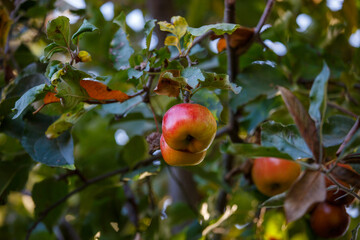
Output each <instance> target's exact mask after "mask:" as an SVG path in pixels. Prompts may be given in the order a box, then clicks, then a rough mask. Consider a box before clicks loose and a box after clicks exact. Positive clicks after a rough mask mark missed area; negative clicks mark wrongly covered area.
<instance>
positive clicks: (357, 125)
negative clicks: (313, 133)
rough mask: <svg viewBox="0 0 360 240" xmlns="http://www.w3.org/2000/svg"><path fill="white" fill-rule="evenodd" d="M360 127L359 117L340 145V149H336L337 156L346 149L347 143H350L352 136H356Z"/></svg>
mask: <svg viewBox="0 0 360 240" xmlns="http://www.w3.org/2000/svg"><path fill="white" fill-rule="evenodd" d="M359 128H360V118H357V119H356V122H355V123H354V125H353V126H352V128H351V129H350V131H349V132H348V134H346V137H345V139H344V141H343V142H342V144H341V145H340V147H339V149H338V150H337V151H336V155H337V156H339V155H340V153H341V152H342V151H343V150H344V148H345V146H346V144H348V142H349V141H350V140H351V138H352V137H353V136H354V134H355V133H356V132H357V130H359Z"/></svg>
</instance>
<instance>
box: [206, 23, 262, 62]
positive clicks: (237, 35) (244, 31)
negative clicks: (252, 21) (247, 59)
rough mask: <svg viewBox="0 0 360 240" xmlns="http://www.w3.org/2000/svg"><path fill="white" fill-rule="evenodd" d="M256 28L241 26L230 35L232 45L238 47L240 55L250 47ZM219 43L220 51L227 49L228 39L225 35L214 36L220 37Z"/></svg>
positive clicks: (237, 50) (218, 48)
mask: <svg viewBox="0 0 360 240" xmlns="http://www.w3.org/2000/svg"><path fill="white" fill-rule="evenodd" d="M254 30H255V29H254V28H247V27H240V28H238V29H236V30H235V31H234V32H233V33H232V34H231V35H230V36H229V37H230V46H231V47H232V48H235V49H236V53H237V54H238V55H240V54H242V53H244V52H245V51H246V50H247V49H248V48H249V44H248V43H249V42H250V41H251V40H252V39H253V36H254ZM219 37H220V40H219V42H218V43H217V50H218V52H222V51H223V50H225V49H226V41H225V38H224V36H215V37H213V38H219Z"/></svg>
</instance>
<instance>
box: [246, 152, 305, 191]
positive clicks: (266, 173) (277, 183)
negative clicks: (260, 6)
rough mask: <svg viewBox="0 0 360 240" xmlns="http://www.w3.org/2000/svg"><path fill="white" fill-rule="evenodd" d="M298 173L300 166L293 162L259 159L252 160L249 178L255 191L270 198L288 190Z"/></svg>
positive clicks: (269, 158) (270, 158)
mask: <svg viewBox="0 0 360 240" xmlns="http://www.w3.org/2000/svg"><path fill="white" fill-rule="evenodd" d="M300 172H301V167H300V165H299V164H298V163H296V162H294V161H291V160H285V159H281V158H273V157H260V158H256V159H255V160H254V165H253V167H252V170H251V176H252V179H253V182H254V184H255V186H256V187H257V189H258V190H259V191H260V192H261V193H263V194H264V195H266V196H269V197H270V196H274V195H277V194H279V193H282V192H284V191H286V190H288V189H289V188H290V186H291V185H292V184H293V182H294V181H295V180H296V179H297V178H298V177H299V175H300Z"/></svg>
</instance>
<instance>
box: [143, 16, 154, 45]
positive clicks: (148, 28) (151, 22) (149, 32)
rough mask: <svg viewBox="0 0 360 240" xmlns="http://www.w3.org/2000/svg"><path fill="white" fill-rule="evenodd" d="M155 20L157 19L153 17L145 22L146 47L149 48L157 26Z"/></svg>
mask: <svg viewBox="0 0 360 240" xmlns="http://www.w3.org/2000/svg"><path fill="white" fill-rule="evenodd" d="M155 22H156V19H151V20H149V21H147V22H146V23H145V27H144V32H145V36H146V49H147V50H149V48H150V43H151V37H152V33H153V31H154V28H155V26H156V25H155Z"/></svg>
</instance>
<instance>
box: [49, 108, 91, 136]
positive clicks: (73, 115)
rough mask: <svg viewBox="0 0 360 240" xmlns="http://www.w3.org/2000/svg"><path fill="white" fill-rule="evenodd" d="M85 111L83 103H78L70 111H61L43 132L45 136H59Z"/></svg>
mask: <svg viewBox="0 0 360 240" xmlns="http://www.w3.org/2000/svg"><path fill="white" fill-rule="evenodd" d="M86 111H87V110H85V109H84V106H83V104H79V105H78V106H77V107H76V108H74V109H72V110H71V111H69V112H66V113H63V114H62V115H61V116H60V118H59V119H58V120H56V121H55V122H54V123H52V124H51V125H50V126H49V127H48V129H47V130H46V132H45V134H46V137H47V138H49V139H53V138H57V137H59V136H60V135H61V134H63V133H64V132H65V131H67V130H68V129H70V128H71V127H72V126H73V125H74V124H75V123H76V122H77V121H78V120H79V119H80V117H81V116H82V115H83V114H84V113H85V112H86Z"/></svg>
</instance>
